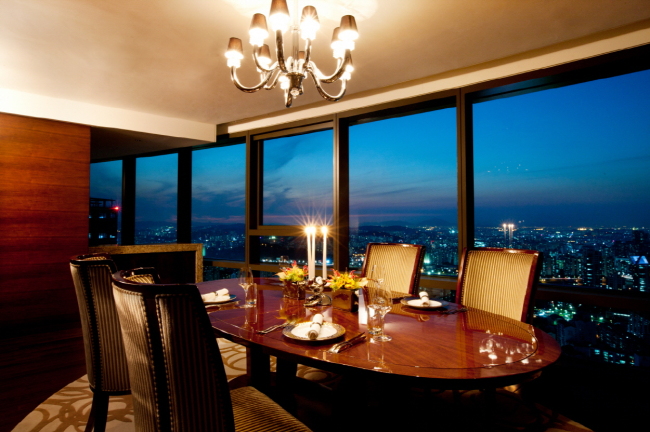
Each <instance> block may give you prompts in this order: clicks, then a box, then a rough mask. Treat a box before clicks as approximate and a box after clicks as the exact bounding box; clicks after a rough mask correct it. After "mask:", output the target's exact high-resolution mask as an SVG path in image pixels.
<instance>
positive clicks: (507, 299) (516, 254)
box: [456, 248, 542, 322]
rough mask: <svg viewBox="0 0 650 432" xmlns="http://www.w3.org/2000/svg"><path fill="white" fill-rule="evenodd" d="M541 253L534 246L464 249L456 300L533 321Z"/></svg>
mask: <svg viewBox="0 0 650 432" xmlns="http://www.w3.org/2000/svg"><path fill="white" fill-rule="evenodd" d="M541 264H542V254H541V253H540V252H537V251H532V250H519V249H500V248H477V249H472V250H468V249H466V250H464V251H463V256H462V259H461V264H460V270H459V276H458V286H457V289H456V303H459V304H462V305H465V306H469V307H475V308H477V309H482V310H485V311H488V312H493V313H497V314H499V315H504V316H506V317H508V318H512V319H515V320H520V321H523V322H530V320H531V319H532V307H533V301H532V300H531V299H532V297H533V296H534V294H535V288H536V286H537V280H538V279H539V272H540V268H541Z"/></svg>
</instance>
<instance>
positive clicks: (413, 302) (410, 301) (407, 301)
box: [401, 297, 449, 309]
mask: <svg viewBox="0 0 650 432" xmlns="http://www.w3.org/2000/svg"><path fill="white" fill-rule="evenodd" d="M401 303H402V304H403V305H404V306H408V307H412V308H415V309H438V308H441V307H444V306H447V305H448V304H449V302H446V301H444V300H429V306H422V299H421V298H419V297H407V298H403V299H402V300H401Z"/></svg>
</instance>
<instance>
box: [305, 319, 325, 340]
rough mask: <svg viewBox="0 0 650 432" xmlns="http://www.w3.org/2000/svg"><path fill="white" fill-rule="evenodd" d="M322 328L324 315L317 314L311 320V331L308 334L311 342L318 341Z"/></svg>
mask: <svg viewBox="0 0 650 432" xmlns="http://www.w3.org/2000/svg"><path fill="white" fill-rule="evenodd" d="M321 327H323V315H321V314H316V315H314V316H313V318H312V319H311V325H310V326H309V331H308V332H307V337H308V338H309V340H316V339H318V335H319V334H320V329H321Z"/></svg>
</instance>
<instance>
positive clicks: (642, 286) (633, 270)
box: [630, 255, 650, 292]
mask: <svg viewBox="0 0 650 432" xmlns="http://www.w3.org/2000/svg"><path fill="white" fill-rule="evenodd" d="M648 267H649V266H648V259H647V258H646V257H645V256H643V255H641V256H638V255H635V256H631V257H630V274H631V275H632V288H633V289H634V290H636V291H641V292H646V291H647V290H648V282H650V281H649V280H648Z"/></svg>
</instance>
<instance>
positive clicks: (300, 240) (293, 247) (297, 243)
mask: <svg viewBox="0 0 650 432" xmlns="http://www.w3.org/2000/svg"><path fill="white" fill-rule="evenodd" d="M306 240H307V238H306V237H304V236H300V237H288V236H265V237H260V263H261V264H273V265H276V266H278V271H280V270H279V269H280V263H281V257H283V256H284V257H287V258H286V259H288V261H289V262H291V261H296V262H297V263H298V265H300V266H303V265H307V241H306ZM332 251H333V242H332V237H331V236H329V237H327V266H328V270H329V271H331V270H332V263H333V262H334V257H333V252H332ZM315 262H316V276H322V275H323V237H322V236H320V235H318V236H316V254H315Z"/></svg>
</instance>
